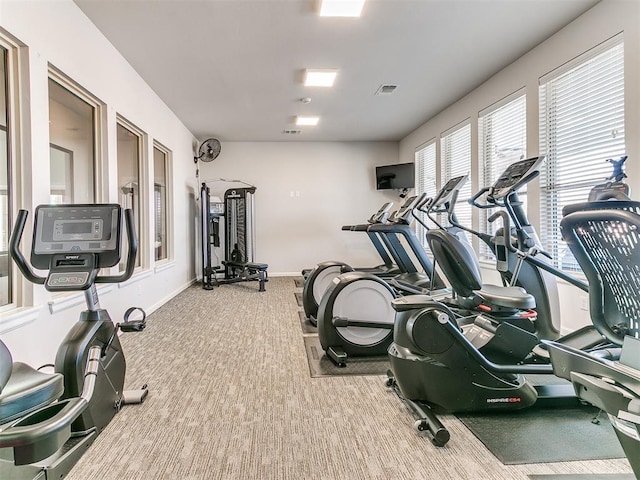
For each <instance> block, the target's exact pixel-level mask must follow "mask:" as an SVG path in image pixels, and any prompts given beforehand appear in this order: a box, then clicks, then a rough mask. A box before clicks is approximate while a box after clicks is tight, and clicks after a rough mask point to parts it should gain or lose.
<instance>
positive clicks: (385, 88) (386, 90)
mask: <svg viewBox="0 0 640 480" xmlns="http://www.w3.org/2000/svg"><path fill="white" fill-rule="evenodd" d="M396 88H398V86H397V85H380V87H378V90H376V93H375V95H391V94H392V93H393V92H394V91H395V90H396Z"/></svg>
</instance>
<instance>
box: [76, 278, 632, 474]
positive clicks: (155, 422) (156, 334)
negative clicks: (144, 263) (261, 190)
mask: <svg viewBox="0 0 640 480" xmlns="http://www.w3.org/2000/svg"><path fill="white" fill-rule="evenodd" d="M294 291H296V287H295V283H294V279H293V278H275V277H274V278H271V279H270V281H269V283H268V284H267V291H266V292H264V293H258V291H257V284H255V283H246V284H235V285H224V286H221V287H218V288H216V289H214V290H213V291H205V290H202V289H201V288H200V287H199V286H197V285H196V286H193V287H191V288H189V289H187V290H186V291H184V292H183V293H181V294H180V295H178V296H177V297H176V298H174V299H173V300H171V301H170V302H169V303H168V304H166V305H164V306H163V307H162V308H160V309H159V310H158V311H156V312H155V313H154V314H153V315H150V316H149V318H148V326H147V329H146V330H145V331H144V332H142V333H141V334H128V335H124V336H123V337H122V340H123V346H124V348H125V351H126V355H127V362H128V372H127V375H128V376H127V385H128V387H129V388H137V387H139V386H140V385H142V384H143V383H148V384H149V389H150V394H149V398H148V399H147V401H146V402H145V403H144V404H142V405H132V406H127V407H125V408H124V409H123V410H122V411H121V412H120V413H119V414H118V415H117V416H116V418H115V419H114V420H113V421H112V423H111V424H110V425H109V426H108V427H107V428H106V429H105V431H104V432H103V433H102V434H101V435H100V436H99V437H98V439H97V440H96V442H95V443H94V444H93V446H92V447H91V448H90V449H89V451H88V452H87V454H86V455H85V456H84V457H83V458H82V460H81V461H80V462H79V463H78V464H77V465H76V466H75V467H74V469H73V470H72V471H71V474H70V475H69V476H68V477H67V478H68V479H69V480H89V479H91V480H130V479H172V480H178V479H180V480H182V479H274V480H275V479H291V480H300V479H314V480H336V479H345V480H357V479H363V480H364V479H367V480H373V479H379V480H382V479H439V480H445V479H474V480H483V479H487V480H489V479H494V480H504V479H513V480H516V479H519V480H520V479H527V474H529V473H537V474H544V473H583V472H584V473H587V472H599V473H627V472H630V471H631V470H630V468H629V465H628V463H627V462H626V460H624V459H620V460H607V461H590V462H570V463H554V464H536V465H519V466H504V465H502V464H501V463H500V462H499V461H498V460H497V459H496V458H495V457H494V456H493V455H492V454H490V453H489V452H488V451H487V450H486V449H485V447H484V446H483V445H482V444H481V443H480V442H479V441H478V440H477V439H476V438H475V437H474V436H473V434H471V433H470V432H469V431H468V430H467V429H466V428H465V427H464V426H463V425H462V424H461V423H460V422H459V421H458V420H457V419H455V418H454V417H450V416H447V417H444V418H443V421H444V422H445V423H446V425H447V427H448V428H449V430H450V432H451V437H452V438H451V441H450V442H449V444H448V445H447V446H446V447H445V448H436V447H434V446H433V445H432V444H431V443H430V442H429V441H428V440H427V439H426V438H423V437H421V436H420V435H418V434H417V433H416V431H415V430H414V429H413V428H412V424H413V421H412V418H411V417H410V415H409V414H408V413H407V411H406V409H405V408H404V406H403V405H402V404H401V402H400V401H399V400H398V399H397V397H396V396H395V395H394V394H393V393H391V392H390V391H388V390H387V389H386V387H385V386H384V382H383V380H384V378H383V377H382V376H363V377H326V378H311V377H310V375H309V367H308V365H307V359H306V358H305V352H304V345H303V337H302V332H301V328H300V319H299V316H298V308H299V307H298V306H297V304H296V301H295V296H294V295H293V294H292V293H293V292H294ZM594 441H597V439H594Z"/></svg>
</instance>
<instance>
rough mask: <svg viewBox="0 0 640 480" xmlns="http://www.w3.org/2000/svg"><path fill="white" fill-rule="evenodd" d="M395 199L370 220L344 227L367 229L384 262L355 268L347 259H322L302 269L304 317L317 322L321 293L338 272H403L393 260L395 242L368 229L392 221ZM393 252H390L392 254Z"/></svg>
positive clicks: (353, 229)
mask: <svg viewBox="0 0 640 480" xmlns="http://www.w3.org/2000/svg"><path fill="white" fill-rule="evenodd" d="M392 207H393V203H392V202H386V203H385V204H384V205H382V207H380V209H379V210H378V211H377V212H376V213H374V214H373V215H372V216H371V217H369V219H368V221H367V223H365V224H359V225H344V226H343V227H342V230H343V231H351V232H366V233H367V236H368V238H369V240H371V242H372V244H373V246H374V248H375V249H376V252H377V253H378V255H379V256H380V258H381V259H382V261H383V262H384V263H383V264H381V265H378V266H376V267H370V268H368V267H365V268H354V267H352V266H350V265H349V264H347V263H344V262H339V261H333V260H330V261H326V262H322V263H319V264H318V265H316V266H315V267H314V268H313V269H312V270H310V271H308V272H306V275H304V274H305V272H304V271H303V275H304V276H305V281H304V286H303V290H302V306H303V308H304V314H305V317H306V318H308V319H309V321H310V322H311V324H312V325H314V326H317V324H318V322H317V320H316V317H317V316H318V305H319V304H320V300H322V295H324V292H326V291H327V288H329V286H330V285H331V282H332V281H333V279H334V278H336V277H337V276H338V275H340V274H342V273H346V272H353V271H364V272H367V273H371V274H373V275H378V276H380V277H383V278H389V277H392V276H394V275H397V274H398V273H400V270H399V268H398V267H397V266H396V265H395V264H394V261H393V260H392V258H391V256H394V257H395V255H394V254H393V251H392V246H391V245H390V244H389V241H388V240H387V239H386V237H382V236H379V235H378V234H376V233H374V232H370V231H369V227H370V226H371V225H376V224H386V223H388V222H389V217H390V215H391V208H392ZM390 255H391V256H390Z"/></svg>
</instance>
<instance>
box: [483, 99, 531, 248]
mask: <svg viewBox="0 0 640 480" xmlns="http://www.w3.org/2000/svg"><path fill="white" fill-rule="evenodd" d="M478 131H479V134H478V138H479V143H480V145H479V150H480V165H481V169H480V176H481V180H480V186H481V188H482V187H488V186H490V185H493V183H494V182H495V181H496V180H497V179H498V176H499V175H500V174H501V173H502V172H503V171H504V170H505V169H506V168H507V166H509V165H510V164H511V163H513V162H515V161H516V160H522V159H524V158H525V156H526V154H527V103H526V97H525V95H524V94H523V93H518V94H516V98H513V96H510V97H508V98H507V99H505V100H504V101H502V102H499V103H498V104H496V105H492V106H491V107H489V108H488V109H486V110H484V111H482V112H480V115H479V117H478ZM520 199H521V200H523V201H524V200H525V199H526V197H525V196H524V195H523V194H521V197H520ZM491 213H493V212H492V211H490V210H480V228H479V230H480V231H481V232H483V233H488V234H492V233H493V230H494V228H493V227H494V224H490V223H489V221H488V218H489V215H490V214H491ZM497 225H498V226H499V225H500V222H498V224H497ZM480 258H483V259H487V260H491V259H493V258H494V257H493V254H492V252H491V250H490V249H489V247H488V246H487V245H486V244H485V243H484V242H480Z"/></svg>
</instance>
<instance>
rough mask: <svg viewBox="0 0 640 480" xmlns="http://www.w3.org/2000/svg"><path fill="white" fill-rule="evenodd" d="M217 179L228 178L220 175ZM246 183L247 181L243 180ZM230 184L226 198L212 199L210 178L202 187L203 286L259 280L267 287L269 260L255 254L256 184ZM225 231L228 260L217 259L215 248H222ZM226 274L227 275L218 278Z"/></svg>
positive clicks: (225, 194) (261, 284) (263, 288)
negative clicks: (262, 259)
mask: <svg viewBox="0 0 640 480" xmlns="http://www.w3.org/2000/svg"><path fill="white" fill-rule="evenodd" d="M217 181H227V180H224V179H218V180H217ZM241 183H245V182H241ZM246 185H247V186H246V187H240V188H230V189H228V190H227V191H226V192H225V193H224V202H219V203H218V202H214V203H212V202H211V192H210V189H209V187H208V186H207V182H202V185H201V188H200V221H201V232H202V236H201V243H202V288H204V289H205V290H211V289H213V287H214V286H216V285H221V284H225V283H237V282H246V281H253V280H256V281H258V282H259V291H261V292H264V291H265V283H266V282H267V281H268V274H267V268H268V265H267V264H266V263H257V262H255V261H254V255H255V244H256V241H255V216H254V212H255V203H254V196H255V192H256V187H255V186H253V185H248V184H246ZM221 229H223V231H224V260H223V261H222V262H221V263H222V265H220V264H218V263H217V258H215V260H214V257H215V256H214V255H213V249H214V248H219V247H220V246H221V245H220V238H221V234H220V231H221ZM218 274H223V278H218Z"/></svg>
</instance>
